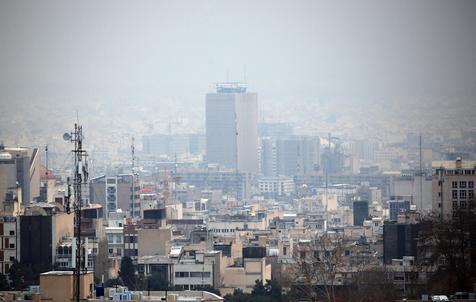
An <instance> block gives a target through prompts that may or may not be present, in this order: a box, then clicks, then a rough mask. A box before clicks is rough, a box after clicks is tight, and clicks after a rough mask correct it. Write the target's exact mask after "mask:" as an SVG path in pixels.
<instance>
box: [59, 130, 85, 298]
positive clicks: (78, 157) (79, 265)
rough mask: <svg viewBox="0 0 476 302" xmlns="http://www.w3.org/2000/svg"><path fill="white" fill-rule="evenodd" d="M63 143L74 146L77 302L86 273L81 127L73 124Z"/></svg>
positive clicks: (67, 206) (83, 169) (68, 201)
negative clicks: (83, 231)
mask: <svg viewBox="0 0 476 302" xmlns="http://www.w3.org/2000/svg"><path fill="white" fill-rule="evenodd" d="M63 139H64V140H65V141H70V142H72V143H73V144H74V149H73V150H72V153H73V159H74V175H73V194H74V204H73V209H74V234H75V238H76V258H75V268H74V290H73V301H75V302H79V301H80V300H81V294H80V293H81V290H80V287H81V282H80V278H81V273H82V272H86V263H85V261H84V259H85V258H84V256H85V255H83V253H82V252H83V243H82V239H81V207H82V198H81V193H82V192H81V191H82V187H83V186H84V185H85V184H87V182H88V162H87V156H88V154H87V152H86V150H83V127H82V126H80V125H78V124H77V123H75V124H74V130H73V131H71V132H70V133H68V132H67V133H65V134H64V135H63ZM68 191H69V178H68ZM69 197H70V196H69V192H68V198H67V201H66V212H67V213H68V214H69V213H70V198H69Z"/></svg>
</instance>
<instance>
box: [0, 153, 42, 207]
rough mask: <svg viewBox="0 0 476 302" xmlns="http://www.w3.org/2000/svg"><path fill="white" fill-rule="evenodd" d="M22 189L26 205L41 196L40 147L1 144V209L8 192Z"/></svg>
mask: <svg viewBox="0 0 476 302" xmlns="http://www.w3.org/2000/svg"><path fill="white" fill-rule="evenodd" d="M17 187H18V188H19V189H21V199H22V204H23V205H24V206H28V205H29V204H30V202H31V201H34V200H36V199H38V198H39V197H40V166H39V156H38V149H37V148H34V149H30V148H6V147H5V146H3V145H0V203H1V204H0V209H1V210H2V211H3V202H4V201H5V196H6V194H7V193H11V192H17V191H18V190H17Z"/></svg>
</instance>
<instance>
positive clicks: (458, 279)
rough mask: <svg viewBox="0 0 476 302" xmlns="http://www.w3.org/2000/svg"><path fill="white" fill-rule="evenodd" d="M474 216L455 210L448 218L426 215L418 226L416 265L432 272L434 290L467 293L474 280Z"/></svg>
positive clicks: (473, 214) (475, 221)
mask: <svg viewBox="0 0 476 302" xmlns="http://www.w3.org/2000/svg"><path fill="white" fill-rule="evenodd" d="M475 239H476V213H475V212H474V211H462V210H459V211H457V212H455V213H454V215H453V216H452V217H440V216H438V215H429V216H427V217H425V218H424V219H423V221H422V222H421V224H420V232H419V238H418V253H419V257H418V265H419V267H420V268H421V269H422V270H423V269H426V270H428V271H432V272H433V276H432V278H431V280H430V281H431V282H430V283H431V284H432V285H433V287H435V288H429V290H432V289H435V290H443V291H445V292H454V291H461V290H470V289H471V282H474V281H475V277H474V275H475V273H476V266H475V263H474V262H475V260H476V259H475V257H474V255H475V249H476V246H475V242H476V240H475Z"/></svg>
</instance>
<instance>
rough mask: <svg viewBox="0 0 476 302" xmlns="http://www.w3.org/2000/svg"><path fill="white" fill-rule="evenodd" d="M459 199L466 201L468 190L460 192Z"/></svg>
mask: <svg viewBox="0 0 476 302" xmlns="http://www.w3.org/2000/svg"><path fill="white" fill-rule="evenodd" d="M459 198H460V199H466V190H460V191H459Z"/></svg>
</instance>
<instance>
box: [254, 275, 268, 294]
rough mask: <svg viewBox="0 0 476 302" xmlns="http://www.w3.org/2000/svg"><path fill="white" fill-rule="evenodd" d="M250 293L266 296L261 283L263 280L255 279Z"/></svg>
mask: <svg viewBox="0 0 476 302" xmlns="http://www.w3.org/2000/svg"><path fill="white" fill-rule="evenodd" d="M251 295H253V296H266V295H267V292H266V288H265V287H264V285H263V282H261V280H258V279H256V280H255V286H254V287H253V290H252V291H251Z"/></svg>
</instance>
